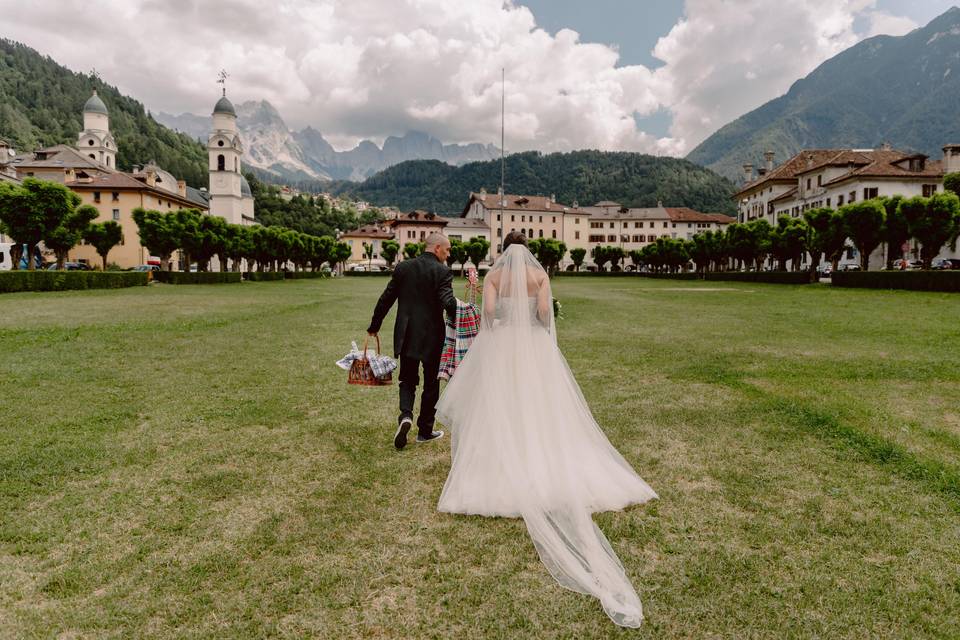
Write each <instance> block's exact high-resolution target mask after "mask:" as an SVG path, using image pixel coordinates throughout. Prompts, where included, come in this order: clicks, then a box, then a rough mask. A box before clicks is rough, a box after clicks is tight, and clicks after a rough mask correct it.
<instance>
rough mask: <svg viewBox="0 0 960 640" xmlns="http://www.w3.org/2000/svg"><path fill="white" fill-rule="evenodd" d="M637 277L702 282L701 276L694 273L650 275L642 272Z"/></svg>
mask: <svg viewBox="0 0 960 640" xmlns="http://www.w3.org/2000/svg"><path fill="white" fill-rule="evenodd" d="M637 275H638V276H640V277H641V278H659V279H662V280H700V274H699V273H695V272H693V271H687V272H685V273H648V272H645V271H641V272H640V273H638V274H637Z"/></svg>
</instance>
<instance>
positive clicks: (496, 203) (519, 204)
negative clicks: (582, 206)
mask: <svg viewBox="0 0 960 640" xmlns="http://www.w3.org/2000/svg"><path fill="white" fill-rule="evenodd" d="M504 200H505V202H504V204H503V210H504V211H523V212H527V211H535V212H537V213H549V214H557V213H563V211H564V209H570V207H568V206H567V205H565V204H561V203H559V202H554V201H552V200H551V199H550V198H548V197H546V196H519V195H512V194H509V193H508V194H506V195H504ZM475 201H476V202H480V203H481V204H482V205H483V206H484V207H486V208H487V209H491V210H493V209H496V210H498V211H499V210H500V196H499V195H498V194H496V193H471V194H470V198H469V200H467V205H466V206H465V207H464V208H463V212H462V213H461V214H460V217H461V218H462V217H464V216H466V214H467V211H468V210H469V209H470V205H472V204H473V203H474V202H475Z"/></svg>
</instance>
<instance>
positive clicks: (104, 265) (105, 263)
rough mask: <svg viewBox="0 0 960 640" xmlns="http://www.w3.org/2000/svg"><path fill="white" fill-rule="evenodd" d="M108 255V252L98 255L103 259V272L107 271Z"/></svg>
mask: <svg viewBox="0 0 960 640" xmlns="http://www.w3.org/2000/svg"><path fill="white" fill-rule="evenodd" d="M108 255H110V252H109V251H108V252H107V253H101V254H100V257H101V258H103V270H104V271H106V270H107V256H108Z"/></svg>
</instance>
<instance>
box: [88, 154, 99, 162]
mask: <svg viewBox="0 0 960 640" xmlns="http://www.w3.org/2000/svg"><path fill="white" fill-rule="evenodd" d="M87 155H89V156H90V159H91V160H96V159H97V156H95V155H93V154H92V153H88V154H87Z"/></svg>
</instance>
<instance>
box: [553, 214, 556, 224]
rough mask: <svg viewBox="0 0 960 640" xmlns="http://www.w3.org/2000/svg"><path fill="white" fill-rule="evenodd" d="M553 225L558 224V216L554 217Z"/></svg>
mask: <svg viewBox="0 0 960 640" xmlns="http://www.w3.org/2000/svg"><path fill="white" fill-rule="evenodd" d="M553 223H554V224H556V223H557V216H553Z"/></svg>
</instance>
